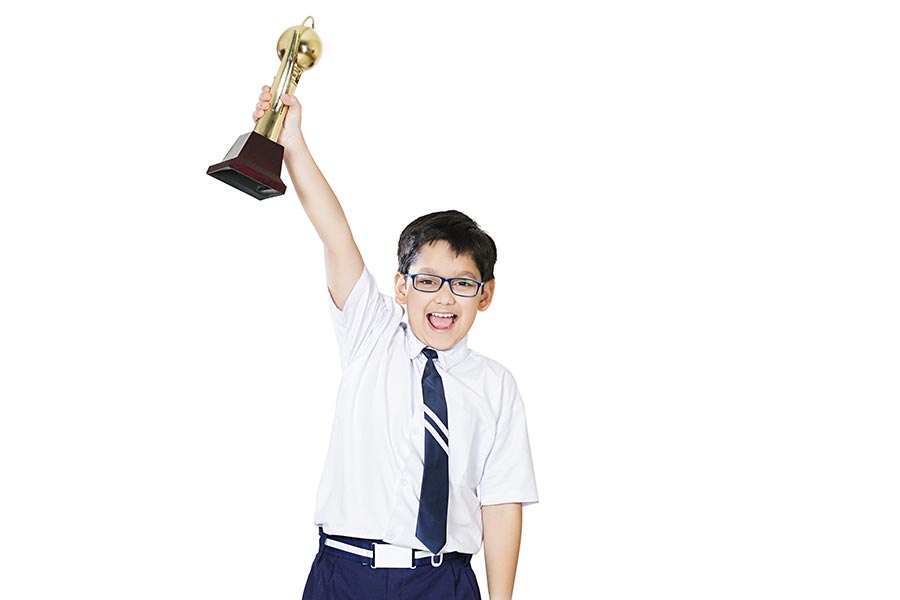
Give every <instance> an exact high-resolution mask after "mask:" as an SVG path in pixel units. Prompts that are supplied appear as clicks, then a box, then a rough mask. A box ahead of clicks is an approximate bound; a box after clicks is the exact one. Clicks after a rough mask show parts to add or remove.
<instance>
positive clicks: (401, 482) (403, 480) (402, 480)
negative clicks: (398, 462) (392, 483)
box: [400, 479, 409, 485]
mask: <svg viewBox="0 0 900 600" xmlns="http://www.w3.org/2000/svg"><path fill="white" fill-rule="evenodd" d="M407 483H409V482H408V481H407V480H405V479H401V480H400V485H406V484H407Z"/></svg>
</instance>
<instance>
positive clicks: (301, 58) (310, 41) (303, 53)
mask: <svg viewBox="0 0 900 600" xmlns="http://www.w3.org/2000/svg"><path fill="white" fill-rule="evenodd" d="M304 22H305V21H304ZM294 32H297V33H298V35H299V38H300V39H299V40H298V43H297V65H298V66H299V67H300V68H301V69H303V70H304V71H305V70H307V69H311V68H312V66H313V65H315V64H316V61H317V60H319V57H321V56H322V40H321V39H320V38H319V34H318V33H316V31H315V30H314V29H312V28H311V27H304V26H302V25H301V26H299V27H291V28H289V29H286V30H285V32H284V33H282V34H281V37H280V38H278V60H281V59H283V58H284V53H285V52H287V51H288V50H289V49H290V47H291V39H293V37H294Z"/></svg>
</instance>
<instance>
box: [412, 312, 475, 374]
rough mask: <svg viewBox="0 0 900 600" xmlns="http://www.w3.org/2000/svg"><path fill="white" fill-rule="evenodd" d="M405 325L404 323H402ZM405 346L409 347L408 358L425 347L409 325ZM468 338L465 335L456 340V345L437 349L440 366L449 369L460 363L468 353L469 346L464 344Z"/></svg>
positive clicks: (416, 354)
mask: <svg viewBox="0 0 900 600" xmlns="http://www.w3.org/2000/svg"><path fill="white" fill-rule="evenodd" d="M404 325H405V323H404ZM406 333H407V335H406V347H407V348H408V349H409V358H410V360H414V359H415V358H416V357H417V356H418V355H419V354H421V353H422V348H424V347H425V344H423V343H422V342H421V341H420V340H419V338H417V337H416V334H414V333H413V332H412V328H411V327H408V326H407V327H406ZM468 339H469V336H468V335H466V336H465V337H464V338H463V339H461V340H459V341H458V342H456V345H455V346H453V347H452V348H450V349H448V350H438V351H437V353H438V360H439V361H441V366H442V367H444V369H446V370H448V371H449V370H450V369H452V368H453V367H455V366H456V365H458V364H459V363H461V362H462V361H463V360H465V358H466V357H467V356H468V355H469V348H468V346H467V345H466V340H468Z"/></svg>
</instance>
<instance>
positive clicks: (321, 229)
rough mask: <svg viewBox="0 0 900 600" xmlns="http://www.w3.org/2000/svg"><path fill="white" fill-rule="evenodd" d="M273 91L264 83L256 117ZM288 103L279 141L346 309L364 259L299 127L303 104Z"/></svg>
mask: <svg viewBox="0 0 900 600" xmlns="http://www.w3.org/2000/svg"><path fill="white" fill-rule="evenodd" d="M270 100H271V94H270V93H269V86H267V85H266V86H263V90H262V93H261V94H260V95H259V103H258V104H257V105H256V112H254V113H253V118H254V120H257V119H259V118H260V117H262V116H263V114H265V111H266V110H268V109H269V101H270ZM282 100H283V102H284V103H285V105H287V106H288V111H287V115H286V117H285V120H284V128H283V129H282V130H281V134H280V135H279V136H278V143H279V144H281V145H282V146H284V163H285V165H286V166H287V170H288V174H289V175H290V177H291V182H293V184H294V189H295V190H296V191H297V195H298V196H299V198H300V204H302V205H303V209H304V210H305V211H306V215H307V216H308V217H309V220H310V222H311V223H312V225H313V227H314V228H315V229H316V233H318V234H319V239H321V240H322V243H323V244H324V245H325V277H326V280H327V282H328V291H329V292H330V293H331V298H332V300H333V301H334V305H335V306H337V307H338V308H339V309H341V310H343V308H344V303H345V302H346V301H347V297H348V296H349V295H350V290H352V289H353V286H354V284H356V281H357V280H358V279H359V276H360V274H361V273H362V270H363V259H362V255H361V254H360V252H359V248H357V246H356V241H355V240H354V239H353V233H352V232H351V231H350V224H349V223H347V217H346V216H345V215H344V210H343V209H342V208H341V203H340V202H339V201H338V199H337V196H335V195H334V192H333V191H332V190H331V186H330V185H328V182H327V181H326V180H325V177H324V176H323V175H322V172H321V171H319V167H318V166H317V165H316V162H315V161H314V160H313V157H312V154H310V152H309V148H307V146H306V141H305V140H304V139H303V132H302V131H301V130H300V122H301V112H302V108H301V106H300V102H299V101H298V100H297V98H296V97H294V96H287V95H285V96H284V97H283V98H282Z"/></svg>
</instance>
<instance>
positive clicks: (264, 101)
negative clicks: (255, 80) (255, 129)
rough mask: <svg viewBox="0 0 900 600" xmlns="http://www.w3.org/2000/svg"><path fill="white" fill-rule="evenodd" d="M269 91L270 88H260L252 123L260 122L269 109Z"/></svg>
mask: <svg viewBox="0 0 900 600" xmlns="http://www.w3.org/2000/svg"><path fill="white" fill-rule="evenodd" d="M270 89H271V88H270V87H269V86H267V85H264V86H262V92H261V93H260V94H259V102H257V103H256V110H255V111H253V120H254V121H258V120H260V119H261V118H262V116H263V115H264V114H266V111H267V110H268V109H269V107H270V104H269V100H271V99H272V94H270V93H269V90H270Z"/></svg>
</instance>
